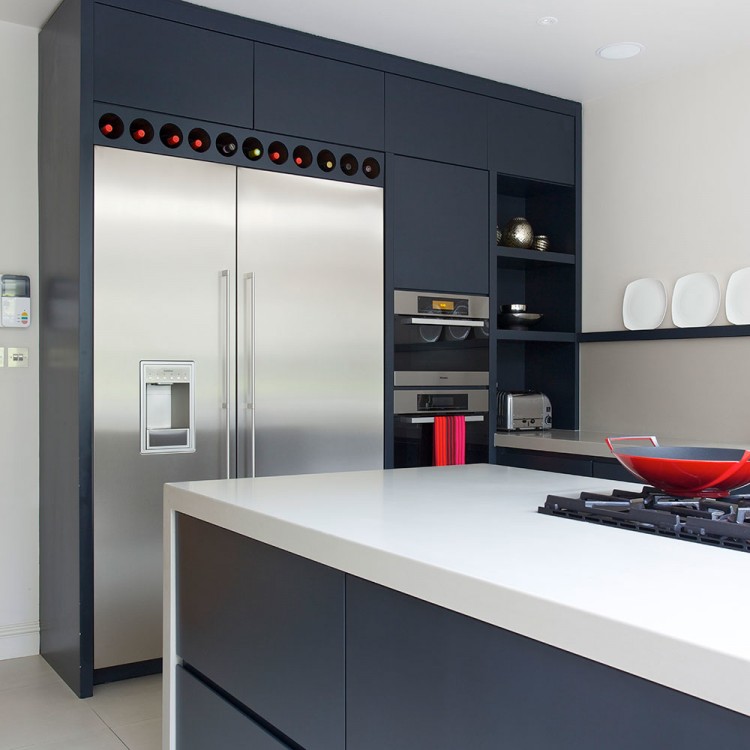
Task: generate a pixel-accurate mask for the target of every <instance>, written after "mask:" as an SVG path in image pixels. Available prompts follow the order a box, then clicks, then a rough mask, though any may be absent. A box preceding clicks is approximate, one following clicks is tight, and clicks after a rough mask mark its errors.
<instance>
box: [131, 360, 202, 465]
mask: <svg viewBox="0 0 750 750" xmlns="http://www.w3.org/2000/svg"><path fill="white" fill-rule="evenodd" d="M140 369H141V388H140V390H141V453H157V454H158V453H192V452H193V451H194V450H195V415H194V412H195V362H168V361H154V360H143V361H141V368H140Z"/></svg>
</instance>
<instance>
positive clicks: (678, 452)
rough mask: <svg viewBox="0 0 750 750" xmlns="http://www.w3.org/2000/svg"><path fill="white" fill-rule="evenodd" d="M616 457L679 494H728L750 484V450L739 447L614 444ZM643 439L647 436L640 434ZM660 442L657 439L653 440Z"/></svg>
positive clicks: (646, 478) (639, 474)
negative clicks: (643, 436)
mask: <svg viewBox="0 0 750 750" xmlns="http://www.w3.org/2000/svg"><path fill="white" fill-rule="evenodd" d="M633 439H637V438H609V439H607V445H609V449H610V450H611V451H612V454H613V455H614V456H615V458H616V459H617V460H618V461H619V462H620V463H621V464H622V465H623V466H624V467H625V468H626V469H628V470H629V471H630V472H631V473H632V474H634V475H635V476H636V477H637V478H638V479H640V480H641V481H643V482H646V483H647V484H651V485H653V486H654V487H656V488H657V489H660V490H664V492H667V493H669V494H671V495H677V496H678V497H726V496H727V495H728V494H729V493H730V492H731V491H732V490H735V489H737V488H738V487H742V486H743V485H746V484H750V460H749V459H750V451H743V450H741V449H739V448H737V449H735V448H693V447H671V446H660V445H658V444H655V445H650V446H620V445H617V446H613V445H612V442H614V441H615V440H633ZM640 439H643V438H640ZM653 442H654V443H656V441H655V439H654V441H653Z"/></svg>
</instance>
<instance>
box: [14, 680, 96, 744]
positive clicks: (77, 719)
mask: <svg viewBox="0 0 750 750" xmlns="http://www.w3.org/2000/svg"><path fill="white" fill-rule="evenodd" d="M106 728H107V727H106V725H105V724H104V722H103V721H102V720H101V719H100V718H99V717H98V716H97V715H96V714H95V713H94V712H93V711H92V710H91V709H89V708H88V707H87V706H85V705H84V703H83V702H82V701H80V700H79V699H78V698H76V697H75V695H74V694H73V693H72V692H71V691H70V690H69V689H68V688H67V687H66V686H65V685H64V684H62V683H60V684H59V685H43V686H41V687H30V688H21V689H19V690H3V691H2V692H0V750H16V748H21V747H30V746H34V745H41V744H44V743H51V742H62V741H64V740H65V741H67V740H78V739H81V740H82V739H83V738H85V737H87V736H90V735H92V734H96V733H97V732H102V730H105V729H106Z"/></svg>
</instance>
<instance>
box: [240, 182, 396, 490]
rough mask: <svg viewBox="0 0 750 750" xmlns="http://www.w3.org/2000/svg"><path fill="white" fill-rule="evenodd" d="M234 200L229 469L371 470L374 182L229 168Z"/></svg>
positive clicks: (375, 402) (379, 362)
mask: <svg viewBox="0 0 750 750" xmlns="http://www.w3.org/2000/svg"><path fill="white" fill-rule="evenodd" d="M237 205H238V273H239V274H240V276H242V277H244V275H245V274H247V273H252V274H253V278H254V282H255V283H254V286H255V290H254V294H253V302H252V305H251V307H253V308H254V314H252V312H251V314H250V320H248V316H247V315H246V314H240V315H239V316H238V336H237V340H238V342H239V346H240V350H239V352H238V356H239V358H240V366H239V367H238V373H239V377H240V383H239V388H238V392H239V393H240V394H248V393H249V392H250V384H249V383H248V382H247V381H248V371H249V365H248V358H250V357H252V351H254V353H255V354H254V358H255V392H254V397H253V401H252V406H253V409H252V410H251V409H250V408H249V407H250V402H249V401H247V400H245V401H244V403H241V404H240V410H239V411H240V415H241V416H240V419H241V420H242V423H243V424H242V426H243V429H242V430H240V431H239V441H238V457H239V461H240V469H239V471H240V473H241V474H247V473H249V472H250V470H251V451H252V450H253V449H254V450H255V456H256V459H255V460H256V467H255V468H256V471H255V473H256V475H257V476H269V475H278V474H293V473H313V472H322V471H338V470H351V469H368V468H373V469H374V468H382V466H383V419H384V416H383V397H384V393H383V191H382V189H380V188H376V187H373V186H370V185H352V184H343V183H340V182H335V181H332V180H316V179H311V178H308V177H303V176H298V175H287V174H279V173H272V172H261V171H258V170H251V169H239V170H238V197H237ZM245 293H246V292H243V294H245ZM240 309H241V310H248V305H247V300H245V301H244V302H242V304H241V306H240ZM337 311H341V312H342V313H346V314H336V313H337ZM352 311H356V315H353V314H351V313H352ZM334 314H336V315H335V319H334V318H333V316H334ZM251 411H252V417H253V418H254V421H255V441H254V442H253V440H252V431H251V430H250V429H247V428H248V427H250V425H249V424H248V423H249V422H250V416H251V414H250V412H251Z"/></svg>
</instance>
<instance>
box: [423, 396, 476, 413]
mask: <svg viewBox="0 0 750 750" xmlns="http://www.w3.org/2000/svg"><path fill="white" fill-rule="evenodd" d="M468 410H469V394H468V393H420V394H419V395H418V396H417V411H468Z"/></svg>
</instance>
